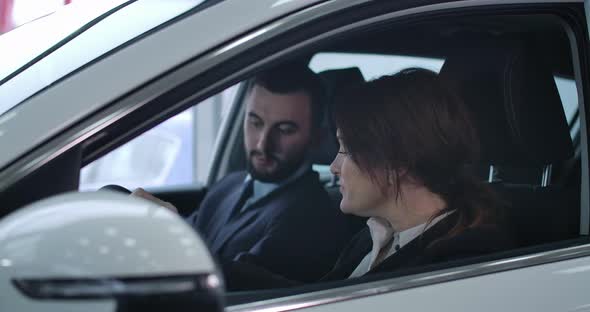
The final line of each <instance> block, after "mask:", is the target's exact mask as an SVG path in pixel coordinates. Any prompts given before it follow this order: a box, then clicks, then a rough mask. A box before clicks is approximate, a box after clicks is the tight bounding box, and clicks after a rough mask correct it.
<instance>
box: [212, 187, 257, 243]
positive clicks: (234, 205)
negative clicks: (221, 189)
mask: <svg viewBox="0 0 590 312" xmlns="http://www.w3.org/2000/svg"><path fill="white" fill-rule="evenodd" d="M251 191H252V180H249V181H248V182H245V183H243V185H242V188H241V190H240V191H239V192H229V195H228V197H227V199H226V200H225V201H223V202H222V203H221V205H220V206H219V208H218V209H217V213H218V214H219V217H215V218H214V220H217V222H216V224H215V226H214V227H213V229H215V234H214V235H212V236H211V239H210V246H211V249H212V250H213V252H215V253H216V252H217V251H218V250H219V249H218V248H220V245H221V244H222V243H223V241H224V240H225V239H226V237H225V236H227V233H228V229H227V225H228V223H230V220H231V218H232V216H234V215H235V214H237V213H239V209H240V208H241V206H242V205H243V204H244V201H245V200H246V199H247V198H248V197H249V196H250V194H251ZM223 207H228V209H223Z"/></svg>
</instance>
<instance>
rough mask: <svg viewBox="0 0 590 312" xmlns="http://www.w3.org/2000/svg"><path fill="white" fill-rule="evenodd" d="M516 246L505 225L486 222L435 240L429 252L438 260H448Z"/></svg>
mask: <svg viewBox="0 0 590 312" xmlns="http://www.w3.org/2000/svg"><path fill="white" fill-rule="evenodd" d="M514 246H515V244H514V241H513V239H512V237H511V235H510V232H509V231H508V230H506V229H505V228H504V227H503V226H501V225H496V224H484V225H479V226H474V227H469V228H466V229H464V230H463V231H461V232H460V233H458V234H456V235H452V236H450V237H449V238H446V239H443V240H440V241H436V242H434V243H433V244H432V245H431V246H430V248H427V249H428V252H427V253H428V254H429V255H430V256H431V257H433V258H436V259H437V260H445V261H448V260H455V259H461V258H466V257H473V256H481V255H485V254H490V253H495V252H501V251H506V250H509V249H511V248H514Z"/></svg>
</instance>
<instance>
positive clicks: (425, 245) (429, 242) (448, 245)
mask: <svg viewBox="0 0 590 312" xmlns="http://www.w3.org/2000/svg"><path fill="white" fill-rule="evenodd" d="M457 217H458V214H457V213H453V214H450V215H448V216H447V217H445V218H444V219H442V220H441V221H440V222H438V223H437V224H435V225H434V226H432V227H431V228H430V229H428V230H427V231H426V232H424V233H423V234H422V235H421V236H419V237H417V238H416V239H414V240H412V241H411V242H409V243H408V244H407V245H405V246H404V247H402V248H401V249H400V250H399V251H397V252H396V253H394V254H393V255H391V256H390V257H388V258H386V259H385V260H384V261H383V262H381V263H380V264H379V265H377V266H376V267H374V268H373V269H371V270H370V271H369V272H367V274H366V275H369V274H375V273H383V272H392V271H395V270H399V269H403V268H409V267H414V266H419V265H427V264H433V263H439V262H445V261H451V260H458V259H462V258H468V257H474V256H480V255H485V254H488V253H493V252H499V251H503V250H507V249H509V248H512V247H513V243H512V240H511V239H510V237H509V235H508V234H507V232H506V231H504V230H502V229H501V228H499V227H498V226H495V225H489V226H485V225H483V226H479V227H475V228H469V229H466V230H464V231H463V232H461V233H459V234H457V235H456V236H453V237H451V238H449V239H445V240H438V239H439V238H441V237H443V235H445V234H446V233H448V232H449V231H450V230H451V228H452V227H453V226H454V225H455V224H456V222H457ZM437 240H438V241H437ZM372 245H373V242H372V240H371V233H370V232H369V228H368V227H367V228H365V229H363V230H362V231H361V232H359V233H358V234H357V235H356V236H355V237H354V238H353V240H352V241H351V242H350V243H349V244H348V246H347V247H346V248H345V250H343V251H342V254H341V255H340V257H339V259H338V262H337V263H336V265H334V268H333V269H332V270H331V271H330V273H328V274H327V275H326V276H324V277H323V278H322V281H331V280H340V279H346V278H348V277H349V276H350V274H352V272H353V271H354V270H355V269H356V267H357V266H358V265H359V264H360V262H361V261H362V260H363V258H364V257H365V256H366V255H367V254H368V253H369V252H370V251H371V247H372Z"/></svg>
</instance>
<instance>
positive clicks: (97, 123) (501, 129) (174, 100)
mask: <svg viewBox="0 0 590 312" xmlns="http://www.w3.org/2000/svg"><path fill="white" fill-rule="evenodd" d="M99 2H100V1H99ZM588 5H590V3H584V2H582V1H576V0H572V1H550V0H549V1H545V0H466V1H445V0H423V1H416V0H397V1H370V0H257V1H243V0H225V1H218V0H210V1H197V0H173V1H170V0H166V1H165V0H137V1H121V0H119V1H107V2H106V4H103V5H102V6H101V7H100V8H99V9H97V8H96V7H94V8H93V9H92V10H88V9H83V7H82V6H81V7H79V8H78V9H76V10H75V9H71V10H69V11H68V10H64V12H63V14H62V13H60V14H61V15H54V16H48V17H46V18H42V19H40V20H37V21H35V22H33V23H30V24H27V25H24V26H22V27H20V28H17V29H16V30H14V31H12V32H9V33H7V34H4V35H2V36H0V51H2V53H1V55H2V56H1V57H0V62H2V68H0V75H1V76H0V151H1V152H0V203H2V205H1V206H0V207H1V209H0V311H132V310H139V309H141V310H142V311H146V310H147V311H150V310H159V309H171V310H180V311H184V310H190V309H202V310H207V309H209V310H212V311H219V310H227V311H294V310H297V311H391V310H403V311H435V310H442V311H474V310H477V311H590V296H589V295H588V284H589V283H590V240H589V238H588V232H589V226H590V192H589V191H590V188H589V184H588V183H589V173H590V171H589V168H588V124H587V116H590V114H588V109H589V108H590V107H589V106H588V105H586V103H589V101H590V100H589V99H590V95H588V94H587V93H588V92H590V65H589V64H590V49H589V48H590V46H589V37H588V31H589V30H588V25H587V18H590V16H587V15H586V12H590V7H588ZM5 51H10V53H6V52H5ZM293 58H299V59H305V60H307V61H308V64H309V67H310V68H311V69H312V70H314V71H315V72H317V73H318V74H319V75H320V76H322V77H323V79H325V80H326V83H327V84H328V86H329V87H330V88H332V89H334V90H335V89H337V88H338V87H339V86H341V85H342V84H343V81H346V80H349V79H359V77H360V79H361V80H369V79H372V78H375V77H378V76H380V75H384V74H387V73H394V72H396V71H398V70H400V69H402V68H406V67H422V68H428V69H431V70H433V71H436V72H440V74H441V76H442V75H444V76H445V77H447V79H448V81H450V83H452V84H453V86H454V88H455V90H456V92H457V93H459V94H460V95H461V96H463V97H464V98H465V99H466V100H467V101H468V102H469V103H470V107H471V108H472V109H473V113H474V115H475V117H476V118H475V119H476V121H477V123H478V130H479V131H480V136H481V137H482V162H481V164H477V166H478V168H479V169H480V171H481V176H482V179H484V180H486V181H488V182H489V183H490V184H491V185H492V186H493V187H494V188H496V189H497V190H498V192H499V193H500V194H501V195H502V196H503V198H504V200H505V201H506V202H507V203H508V204H509V207H510V209H509V211H508V212H507V218H508V221H509V222H510V224H511V226H512V227H511V229H512V232H513V235H514V238H515V241H516V242H517V248H514V249H513V250H506V251H504V252H502V253H497V254H491V255H487V256H482V257H478V258H470V259H465V260H461V261H455V262H451V263H440V264H436V265H430V266H427V267H419V268H414V269H411V270H400V271H397V272H391V273H388V274H378V275H373V276H368V277H364V278H360V279H353V280H347V281H339V282H330V283H316V284H310V285H306V286H302V287H295V288H286V289H273V290H259V291H244V292H225V291H224V290H223V282H222V278H221V276H220V275H219V274H218V273H217V272H218V271H217V268H216V267H215V264H214V262H213V260H212V258H211V256H210V255H209V253H208V251H207V248H206V247H205V245H204V244H203V243H202V242H201V240H200V239H199V238H198V236H197V234H196V233H194V232H193V231H192V230H191V228H190V227H189V226H188V225H186V224H185V223H184V222H183V220H182V219H181V218H180V217H178V216H177V215H175V214H173V213H171V212H168V211H167V210H165V209H164V208H161V207H158V206H156V205H155V204H152V203H149V202H145V201H141V200H138V199H132V198H130V197H128V196H123V195H121V194H117V193H114V192H92V191H80V172H81V170H82V168H84V167H85V166H87V165H91V164H92V163H93V162H95V161H98V160H99V159H100V158H101V157H103V156H105V157H106V156H108V155H109V153H110V152H112V151H113V150H115V149H116V148H118V147H120V146H125V144H126V143H127V142H129V141H131V140H132V139H134V138H136V137H141V135H142V134H143V133H146V131H148V130H150V129H152V128H154V127H156V126H157V125H158V124H161V123H162V122H164V121H165V120H166V119H169V118H171V117H173V116H175V115H177V114H180V113H181V112H183V111H185V110H187V109H191V107H197V108H198V107H200V106H201V105H210V107H213V111H217V113H216V114H217V115H215V116H217V117H216V118H219V120H221V119H223V122H222V123H221V124H219V123H218V122H217V119H213V120H215V121H214V122H213V123H211V121H210V119H211V118H209V119H204V118H200V119H199V118H197V117H195V118H194V121H195V122H196V123H195V127H196V128H195V129H197V130H198V129H199V128H200V127H203V128H208V129H209V130H208V131H209V132H211V131H212V130H210V129H215V130H219V131H215V132H211V133H217V135H216V143H215V148H211V146H210V145H208V144H203V145H202V144H200V143H199V141H198V140H197V141H196V142H194V146H193V148H194V150H196V151H197V152H196V154H198V155H202V154H203V153H207V154H208V153H209V151H210V150H211V153H210V158H209V159H210V162H207V161H205V162H204V163H205V165H204V167H203V166H201V167H200V168H201V169H199V170H206V174H203V173H202V172H200V173H199V175H201V176H206V177H208V178H207V179H206V180H204V181H201V182H204V185H203V184H200V183H197V182H198V181H196V180H195V183H193V184H192V185H188V186H187V185H183V186H166V187H163V188H153V189H150V191H151V192H152V193H154V194H155V195H156V196H158V197H160V198H163V199H165V200H166V201H169V202H172V203H174V204H175V205H176V206H177V207H178V208H179V210H180V213H181V214H188V213H190V212H191V210H192V209H194V208H195V207H198V203H199V200H200V199H202V198H203V196H204V194H205V193H206V190H207V185H210V184H212V183H214V182H215V181H217V180H219V179H220V178H222V177H223V176H225V175H226V174H228V173H229V172H231V171H234V170H238V169H241V168H242V167H243V163H244V161H243V160H244V157H245V156H244V152H243V148H242V141H241V140H242V132H241V131H242V126H241V122H242V118H243V106H242V100H243V95H244V90H245V87H244V86H245V84H244V83H242V82H244V81H247V79H248V78H249V77H252V75H254V74H255V73H256V72H257V71H259V70H261V69H263V68H267V67H268V66H272V65H274V64H277V63H280V62H283V61H286V60H292V59H293ZM355 73H356V74H355ZM359 74H360V75H359ZM351 75H352V76H355V75H356V76H355V77H356V78H351ZM228 88H232V89H231V90H232V92H225V93H224V92H223V90H226V89H228ZM219 94H222V96H220V95H219ZM219 99H223V101H221V100H219ZM207 103H208V104H207ZM222 106H224V107H227V109H225V108H223V109H221V107H222ZM199 122H203V124H202V126H201V124H200V123H199ZM326 128H329V127H328V125H326ZM328 135H329V134H328ZM175 144H176V143H175ZM330 148H331V147H330V146H328V145H326V146H325V150H322V151H319V152H318V153H320V154H322V153H324V154H325V155H319V156H318V161H317V163H316V164H315V165H316V166H315V168H316V170H317V171H319V172H320V173H321V174H322V175H321V176H322V179H323V181H324V182H325V187H326V189H327V190H328V192H329V193H330V194H331V195H332V197H333V199H334V201H335V203H337V201H338V196H339V193H338V190H337V186H335V185H337V182H336V181H335V179H333V177H331V175H330V173H329V172H328V171H327V170H326V166H325V165H326V162H327V161H329V158H330V157H329V156H330V152H331V150H330ZM144 154H149V153H144ZM144 156H145V157H148V158H147V159H149V156H150V155H144ZM112 158H113V157H112ZM156 163H157V162H156ZM102 167H105V166H104V165H102ZM107 167H108V166H107ZM203 168H204V169H203ZM160 180H164V179H163V178H162V179H160ZM294 235H296V233H294Z"/></svg>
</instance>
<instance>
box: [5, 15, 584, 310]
mask: <svg viewBox="0 0 590 312" xmlns="http://www.w3.org/2000/svg"><path fill="white" fill-rule="evenodd" d="M573 38H574V37H573V36H572V35H571V33H570V32H568V30H567V28H565V26H564V23H562V22H561V20H559V19H558V18H556V17H554V16H551V15H547V14H536V15H527V16H525V15H519V14H499V15H489V14H487V15H478V14H473V15H466V16H453V17H452V18H451V17H446V16H443V17H432V18H428V19H426V20H423V21H419V22H418V21H412V22H398V23H396V24H393V25H388V24H385V25H378V26H377V27H371V28H366V29H361V30H357V31H354V32H350V33H347V34H341V35H339V37H337V38H332V39H330V40H329V41H327V42H323V43H321V44H317V45H314V46H312V47H308V48H307V50H305V51H301V52H300V53H299V54H298V55H296V57H303V58H307V59H308V60H311V59H312V57H313V56H314V55H317V54H320V53H345V54H347V55H352V56H354V55H356V56H357V57H358V58H362V57H363V56H364V55H385V56H386V55H397V56H411V57H414V58H426V59H440V60H444V63H443V65H442V68H441V69H440V72H439V75H440V77H442V79H443V80H444V81H445V82H446V83H448V85H449V87H451V88H452V89H453V90H454V91H455V92H457V94H459V96H460V97H461V98H462V99H463V100H464V102H465V103H467V105H468V107H469V110H470V111H471V113H472V115H473V118H474V120H475V121H476V126H477V130H478V133H479V136H480V141H481V161H480V163H477V164H472V165H473V166H474V168H475V169H476V171H477V172H478V173H479V174H480V176H481V179H482V180H483V181H486V182H487V183H490V184H491V185H492V186H493V188H494V189H495V190H496V191H497V193H498V194H500V196H501V197H502V199H503V200H504V201H505V203H506V204H507V209H506V211H505V213H506V216H505V217H506V219H507V221H508V224H509V229H510V231H511V233H512V235H513V237H514V239H515V241H516V242H517V245H518V248H517V249H516V250H511V251H506V252H503V253H499V254H493V255H489V256H484V257H477V258H473V259H465V260H459V261H454V262H452V263H445V264H436V265H431V266H426V267H420V268H413V269H407V270H403V271H399V272H391V273H387V274H377V275H374V276H366V277H361V278H356V279H350V280H345V281H339V282H329V283H322V284H313V285H306V286H302V287H296V288H292V289H275V290H265V291H245V292H236V293H230V294H228V296H227V300H228V303H229V304H240V303H246V302H252V301H257V300H261V299H268V298H275V297H281V296H287V295H294V294H300V293H306V292H311V291H317V290H325V289H331V288H336V287H343V286H348V285H354V284H359V283H364V282H369V281H375V280H382V279H388V278H393V277H398V276H405V275H409V274H415V273H421V272H428V271H431V270H436V269H443V268H449V267H454V266H461V265H466V264H473V263H479V262H483V261H490V260H494V259H501V258H505V257H510V256H514V255H521V254H527V253H531V252H535V251H542V250H548V249H553V248H556V246H568V245H573V244H577V243H579V242H580V240H584V241H586V240H587V236H586V235H581V233H580V223H581V221H583V220H581V217H580V213H581V202H580V199H581V170H582V166H581V144H582V136H581V134H580V128H581V127H580V118H581V117H583V116H580V113H578V108H577V105H578V103H577V101H578V91H577V89H576V88H574V89H573V90H574V103H573V104H572V105H573V107H574V108H573V110H574V111H575V113H574V114H573V115H572V116H573V117H569V116H566V113H565V111H564V105H565V104H564V98H565V97H564V96H563V95H562V94H560V90H559V89H558V86H557V84H556V81H557V80H558V79H561V80H564V81H569V83H570V84H571V85H573V86H574V87H576V75H575V70H574V68H575V66H576V65H575V62H576V61H575V59H574V54H573V53H572V47H574V46H575V42H573V41H572V40H573ZM283 60H284V59H283ZM392 73H393V72H392ZM251 74H252V73H250V75H251ZM318 74H319V75H320V76H321V78H322V79H323V81H324V82H325V84H326V87H327V90H328V93H329V96H328V99H327V101H326V103H325V117H324V120H323V124H322V134H321V135H322V142H324V144H322V145H321V148H318V149H317V150H315V151H314V152H313V159H314V164H316V165H319V166H326V165H329V164H330V162H331V161H332V159H333V157H334V155H335V154H336V152H337V148H338V146H337V142H336V139H335V128H334V125H333V123H332V122H331V120H330V117H329V116H330V110H331V109H332V107H334V105H338V103H335V102H333V101H332V100H331V99H332V98H333V95H334V94H336V93H337V92H338V90H340V89H341V88H346V87H347V86H349V85H351V84H355V83H361V82H363V81H365V80H366V78H365V77H363V74H362V68H359V67H357V66H343V67H338V68H332V69H328V70H323V71H321V72H319V73H318ZM246 78H247V77H246ZM244 92H245V87H243V88H242V89H241V90H240V91H239V92H238V95H237V96H236V98H235V104H234V105H237V106H239V105H241V101H242V100H243V95H244ZM154 109H155V108H154ZM160 111H161V109H160ZM154 114H157V110H154ZM140 117H141V116H135V118H140ZM168 117H169V116H168ZM162 118H163V117H162ZM162 118H160V120H158V121H161V119H162ZM228 118H229V119H230V121H233V122H230V123H228V124H230V127H235V131H238V133H240V135H235V136H234V141H228V138H227V137H225V138H220V142H221V144H222V148H221V149H220V150H219V153H220V154H222V155H225V156H227V157H221V156H219V155H217V156H218V157H216V158H215V161H214V164H213V165H212V167H213V168H223V170H220V171H219V172H216V173H214V174H215V175H216V176H218V177H221V176H223V175H225V174H227V173H229V172H232V171H235V170H239V169H243V168H244V167H245V161H244V160H245V155H244V151H243V144H242V142H241V132H239V131H241V130H240V129H241V128H242V127H241V118H242V117H241V116H240V110H238V109H236V110H233V111H232V113H231V114H230V115H229V117H228ZM131 124H132V120H127V121H126V124H124V125H119V127H120V128H118V129H117V131H114V130H111V133H123V132H128V133H127V137H126V139H125V140H118V141H116V143H113V144H111V145H112V146H111V147H110V148H109V149H108V150H112V149H114V148H115V147H116V146H119V145H121V144H123V143H124V142H125V141H126V140H129V139H130V137H133V136H137V135H139V134H140V132H133V133H131V134H129V133H130V131H129V129H131ZM155 125H156V121H154V124H152V125H151V126H152V127H153V126H155ZM145 130H146V129H142V131H145ZM105 140H112V137H109V136H104V137H98V136H97V137H93V138H91V139H89V140H88V141H86V142H83V143H82V144H80V145H79V146H77V147H76V148H75V149H72V150H71V151H70V152H68V153H65V154H63V155H62V156H61V157H59V158H57V159H55V160H54V161H52V162H50V163H48V164H47V165H45V166H44V167H43V168H42V169H41V170H38V171H37V172H35V173H34V174H32V175H30V176H28V177H27V178H26V179H24V180H22V181H21V182H20V183H18V184H16V185H15V186H13V187H12V188H11V189H9V190H8V191H6V192H4V193H3V194H1V195H0V197H1V198H2V202H5V203H9V204H8V205H9V206H10V207H9V209H5V210H2V212H0V213H4V214H6V213H7V212H9V211H11V210H14V209H16V208H18V207H21V206H23V205H24V204H27V203H30V202H33V201H35V200H38V199H41V198H45V197H47V196H50V195H52V194H57V193H61V192H65V191H73V190H78V182H79V175H80V168H81V167H82V166H83V165H86V164H88V163H90V162H91V161H93V160H95V159H97V158H98V157H100V156H102V155H104V154H105V153H106V152H108V150H104V149H101V150H100V153H97V152H96V151H97V150H99V147H102V146H104V145H105ZM114 142H115V141H114ZM222 161H225V162H226V163H224V164H219V162H222ZM215 162H218V163H215ZM72 164H77V166H74V165H72ZM322 179H323V180H322V182H323V183H324V186H325V188H326V190H327V192H328V193H329V195H330V197H331V198H332V203H333V206H334V209H338V207H339V202H340V199H341V194H340V192H339V190H338V181H337V179H335V178H334V177H332V176H331V175H329V174H324V175H322ZM47 181H51V183H47ZM40 186H42V187H40ZM205 193H206V187H202V188H198V189H193V188H177V189H170V190H165V191H162V192H159V193H156V194H155V195H156V196H158V197H160V198H162V199H163V200H166V201H169V202H171V203H173V204H174V205H175V206H177V207H178V208H179V210H180V212H181V213H182V214H185V215H186V214H189V213H190V212H191V211H192V210H193V209H195V207H198V202H199V201H200V200H201V199H202V198H203V196H204V195H205ZM0 217H2V215H0ZM364 224H365V220H364V219H362V218H359V217H354V216H351V217H350V232H351V234H352V233H355V232H356V231H358V230H359V229H360V228H362V227H363V226H364Z"/></svg>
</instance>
